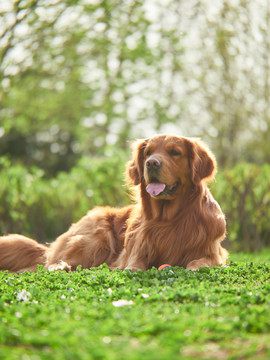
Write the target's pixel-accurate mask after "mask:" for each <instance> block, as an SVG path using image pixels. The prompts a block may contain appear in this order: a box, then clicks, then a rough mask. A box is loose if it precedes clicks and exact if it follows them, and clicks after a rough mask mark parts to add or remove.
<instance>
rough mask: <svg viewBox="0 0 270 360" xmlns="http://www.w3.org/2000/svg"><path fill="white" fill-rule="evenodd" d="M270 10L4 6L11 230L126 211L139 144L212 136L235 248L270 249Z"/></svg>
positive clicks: (245, 6)
mask: <svg viewBox="0 0 270 360" xmlns="http://www.w3.org/2000/svg"><path fill="white" fill-rule="evenodd" d="M269 25H270V1H269V0H245V1H242V0H228V1H224V0H223V1H218V2H216V1H211V0H201V1H200V0H189V1H184V0H144V1H135V0H123V1H116V0H103V1H102V0H61V1H60V0H9V1H8V0H0V84H1V88H0V157H1V158H0V196H1V198H0V199H1V200H0V231H1V234H4V233H8V232H24V233H26V234H28V235H31V236H34V237H37V238H38V239H39V240H40V241H45V240H46V241H47V240H51V239H54V238H55V236H57V235H59V234H60V233H61V232H63V231H65V230H66V228H67V227H68V226H69V225H70V223H71V222H72V221H75V220H77V219H79V218H80V217H81V216H82V215H84V213H85V212H86V211H87V209H89V208H91V207H92V206H95V205H114V206H122V205H124V204H126V203H127V202H128V201H129V200H128V197H127V195H126V192H125V190H124V189H123V180H122V178H123V172H124V163H125V161H126V160H127V159H128V157H129V156H130V153H129V150H128V149H129V147H130V144H129V142H130V140H133V139H135V138H138V137H139V138H144V137H148V136H152V135H153V134H156V133H173V134H177V135H182V136H191V137H200V138H202V139H203V141H205V142H206V143H207V144H208V145H209V146H210V148H211V149H212V150H213V152H214V153H215V155H216V157H217V160H218V164H219V175H218V176H217V181H216V183H214V185H213V190H212V191H213V193H214V195H215V196H216V197H217V198H218V201H219V202H220V205H221V207H222V209H223V210H224V212H225V214H226V216H227V220H228V246H231V247H232V248H234V249H236V250H254V249H255V250H257V249H261V248H262V247H264V246H268V245H270V225H268V223H269V216H270V180H268V179H270V176H269V175H270V170H269V166H268V163H269V160H270V146H269V134H270V106H269V103H270V26H269Z"/></svg>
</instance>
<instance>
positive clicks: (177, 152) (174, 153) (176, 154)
mask: <svg viewBox="0 0 270 360" xmlns="http://www.w3.org/2000/svg"><path fill="white" fill-rule="evenodd" d="M170 155H171V156H178V155H180V152H179V151H177V150H174V149H172V150H170Z"/></svg>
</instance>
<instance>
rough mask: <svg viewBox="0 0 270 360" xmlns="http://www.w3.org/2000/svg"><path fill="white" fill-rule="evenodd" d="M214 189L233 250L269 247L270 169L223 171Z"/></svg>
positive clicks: (246, 167) (255, 167) (253, 167)
mask: <svg viewBox="0 0 270 360" xmlns="http://www.w3.org/2000/svg"><path fill="white" fill-rule="evenodd" d="M211 189H212V192H213V195H214V196H215V198H216V199H217V201H218V202H219V204H220V205H221V207H222V210H223V212H224V213H225V215H226V218H227V230H228V240H229V241H230V246H231V247H232V248H233V249H234V250H245V251H246V250H250V251H254V250H259V249H261V248H263V247H265V246H270V222H269V220H270V165H268V164H264V165H262V166H259V165H255V164H246V163H245V164H239V165H236V166H235V167H234V168H232V169H230V170H226V171H220V172H219V173H218V175H217V177H216V182H214V183H213V185H212V187H211Z"/></svg>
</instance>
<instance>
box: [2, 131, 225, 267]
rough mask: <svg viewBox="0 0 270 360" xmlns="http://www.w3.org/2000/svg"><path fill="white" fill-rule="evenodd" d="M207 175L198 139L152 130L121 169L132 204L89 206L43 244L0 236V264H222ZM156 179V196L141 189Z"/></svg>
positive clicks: (220, 226) (210, 171) (219, 223)
mask: <svg viewBox="0 0 270 360" xmlns="http://www.w3.org/2000/svg"><path fill="white" fill-rule="evenodd" d="M215 172H216V162H215V158H214V156H213V154H212V153H211V152H210V150H209V149H208V148H207V147H206V145H205V144H203V143H202V142H200V141H198V140H193V139H188V138H184V137H176V136H169V135H159V136H154V137H152V138H148V139H146V140H142V141H137V142H136V143H135V145H134V153H133V158H132V160H131V161H129V162H128V163H127V171H126V175H127V179H128V180H129V181H130V182H131V183H132V184H133V185H134V195H135V197H136V203H135V204H133V205H130V206H127V207H124V208H111V207H98V208H95V209H93V210H91V211H89V212H88V213H87V215H86V216H84V217H83V218H82V219H81V220H79V221H78V222H77V223H76V224H73V225H72V226H71V227H70V229H69V230H68V231H67V232H66V233H64V234H62V235H61V236H59V237H58V238H57V239H56V241H54V242H53V243H52V244H51V245H50V246H48V247H47V246H45V245H41V244H39V243H37V242H36V241H35V240H32V239H29V238H26V237H24V236H22V235H17V234H12V235H8V236H2V237H0V269H1V270H9V271H13V272H16V271H25V270H29V271H35V269H36V267H37V264H41V265H44V267H45V268H46V269H48V270H66V271H69V270H75V269H76V267H77V266H78V265H81V266H82V268H91V267H95V266H98V265H100V264H102V263H107V264H108V265H109V266H110V267H111V268H112V269H115V268H119V269H131V270H132V271H136V270H147V269H150V268H151V267H152V266H155V267H159V266H160V265H162V264H165V263H167V264H170V265H172V266H182V267H184V268H186V269H191V270H197V269H198V268H200V267H205V266H209V267H211V266H219V265H222V264H225V263H226V259H227V257H228V253H227V251H226V250H225V249H224V248H222V246H221V245H220V244H221V242H222V240H223V239H224V237H225V233H226V223H225V218H224V215H223V213H222V211H221V209H220V207H219V205H218V203H217V202H216V201H215V200H214V199H213V197H212V195H211V193H210V191H209V189H208V187H207V183H208V182H209V181H211V180H212V179H213V177H214V175H215ZM149 184H150V185H149ZM153 184H154V185H153ZM160 184H164V185H163V187H164V186H166V187H165V189H164V191H161V192H160V193H158V194H157V195H154V194H153V191H151V190H150V191H149V187H148V190H147V185H149V186H150V188H151V186H152V188H153V186H160ZM159 191H160V190H159Z"/></svg>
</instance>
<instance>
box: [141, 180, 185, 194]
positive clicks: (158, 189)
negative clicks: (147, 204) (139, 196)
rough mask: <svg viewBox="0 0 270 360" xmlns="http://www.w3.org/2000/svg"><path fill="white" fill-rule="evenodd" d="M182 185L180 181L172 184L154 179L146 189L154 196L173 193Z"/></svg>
mask: <svg viewBox="0 0 270 360" xmlns="http://www.w3.org/2000/svg"><path fill="white" fill-rule="evenodd" d="M179 185H180V181H177V182H176V183H175V184H173V185H172V186H168V185H166V184H163V183H160V182H157V181H153V182H151V183H149V184H148V185H147V186H146V191H147V192H148V194H150V195H152V196H160V195H173V194H174V193H175V192H176V190H177V189H178V187H179Z"/></svg>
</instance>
